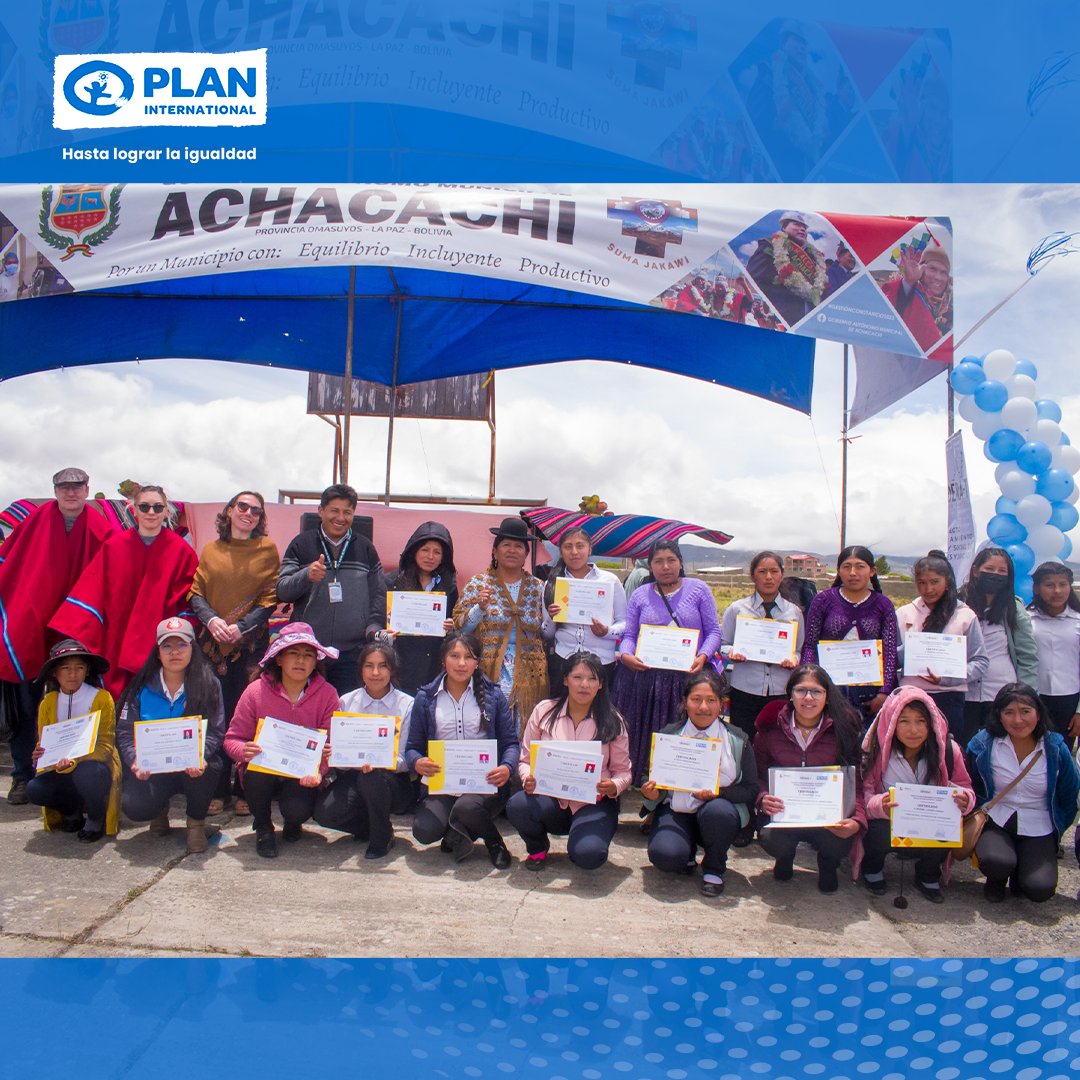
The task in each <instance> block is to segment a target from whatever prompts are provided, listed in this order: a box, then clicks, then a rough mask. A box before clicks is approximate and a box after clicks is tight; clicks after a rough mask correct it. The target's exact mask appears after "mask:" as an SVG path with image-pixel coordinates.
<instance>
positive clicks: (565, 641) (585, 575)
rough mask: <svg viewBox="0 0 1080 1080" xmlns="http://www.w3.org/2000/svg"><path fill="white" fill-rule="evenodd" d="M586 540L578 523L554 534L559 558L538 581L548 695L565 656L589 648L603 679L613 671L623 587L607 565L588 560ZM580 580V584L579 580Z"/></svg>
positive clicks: (555, 688)
mask: <svg viewBox="0 0 1080 1080" xmlns="http://www.w3.org/2000/svg"><path fill="white" fill-rule="evenodd" d="M590 555H592V540H591V539H590V538H589V534H588V533H587V532H586V531H585V530H584V529H567V531H566V532H565V533H563V535H562V536H561V537H560V538H559V561H558V562H557V563H556V564H555V566H554V567H553V569H552V571H551V573H550V574H549V575H548V579H547V581H546V582H545V583H544V610H545V615H544V626H543V635H544V640H545V641H546V642H547V643H548V646H549V647H550V649H551V652H550V654H549V655H548V683H549V690H550V693H551V696H552V697H553V698H557V697H559V695H560V694H561V693H562V690H563V676H564V675H565V674H566V668H567V663H568V661H569V659H570V657H572V656H574V654H575V653H579V652H591V653H593V654H594V655H595V656H598V657H599V658H600V661H601V663H602V664H603V665H604V685H605V686H606V687H607V688H608V689H609V690H610V689H611V680H612V679H613V678H614V676H615V670H616V662H615V646H616V644H617V643H618V640H619V635H620V634H621V633H622V632H623V627H624V626H625V624H626V592H625V590H624V589H623V587H622V585H621V584H620V583H619V579H618V578H617V577H616V576H615V575H614V574H613V573H611V571H610V570H600V569H598V568H597V567H595V566H593V564H592V563H591V562H589V556H590ZM579 583H580V584H579Z"/></svg>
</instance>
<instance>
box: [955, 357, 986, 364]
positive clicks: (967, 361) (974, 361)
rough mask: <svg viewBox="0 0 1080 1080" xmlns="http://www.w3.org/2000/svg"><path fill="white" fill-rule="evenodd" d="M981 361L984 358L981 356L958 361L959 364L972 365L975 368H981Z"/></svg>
mask: <svg viewBox="0 0 1080 1080" xmlns="http://www.w3.org/2000/svg"><path fill="white" fill-rule="evenodd" d="M983 359H984V357H982V356H965V357H964V359H963V360H961V361H960V363H961V364H974V365H975V366H976V367H982V365H983Z"/></svg>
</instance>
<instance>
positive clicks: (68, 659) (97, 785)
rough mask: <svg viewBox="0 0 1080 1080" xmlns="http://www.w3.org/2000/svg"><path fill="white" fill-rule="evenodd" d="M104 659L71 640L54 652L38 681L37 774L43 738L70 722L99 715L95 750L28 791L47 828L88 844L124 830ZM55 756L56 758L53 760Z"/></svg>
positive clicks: (66, 761)
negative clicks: (48, 731) (40, 690)
mask: <svg viewBox="0 0 1080 1080" xmlns="http://www.w3.org/2000/svg"><path fill="white" fill-rule="evenodd" d="M108 668H109V662H108V661H107V660H106V659H105V657H103V656H97V655H96V654H94V653H92V652H90V651H89V650H87V649H84V648H83V647H82V645H80V644H79V643H78V642H77V641H74V640H72V639H71V638H67V639H66V640H64V641H61V642H60V643H59V644H58V645H54V646H53V647H52V649H50V650H49V658H48V660H46V661H45V666H44V667H43V668H42V669H41V673H40V674H39V675H38V681H39V682H42V683H44V684H45V686H46V693H45V696H44V697H43V698H42V699H41V704H40V705H39V706H38V745H37V747H36V748H35V749H34V754H33V761H34V766H35V767H36V768H38V767H41V766H40V763H41V762H42V761H43V760H46V761H47V760H48V758H45V747H44V746H43V745H42V733H43V732H44V731H45V730H46V729H47V728H50V727H53V725H55V724H58V723H64V722H65V721H72V720H77V719H79V718H87V719H88V720H89V718H90V717H92V716H93V714H94V713H97V714H98V717H97V732H96V737H95V739H94V748H93V749H92V750H91V751H90V752H89V753H88V754H85V755H80V756H79V758H78V760H73V759H72V758H70V757H61V758H60V759H59V760H58V761H56V764H55V765H53V766H51V767H50V768H49V769H48V770H46V769H45V768H41V771H39V772H38V774H37V775H36V776H35V777H34V778H33V779H32V780H30V782H29V783H28V784H27V785H26V797H27V799H28V800H29V801H30V802H32V803H36V804H37V805H38V806H40V807H41V808H42V813H43V816H44V819H45V828H46V829H47V830H48V831H50V832H52V831H53V830H55V829H59V830H60V831H61V832H68V833H70V832H73V833H77V834H78V837H79V839H80V840H81V841H82V842H83V843H85V844H92V843H94V841H96V840H100V839H101V838H102V837H103V836H104V835H105V834H106V833H108V834H109V836H115V835H116V833H117V830H118V829H119V827H120V756H119V755H118V754H117V752H116V712H115V709H114V706H113V699H112V698H111V697H110V696H109V694H108V692H107V691H105V690H102V689H101V687H100V686H99V685H98V684H99V682H100V681H101V676H102V675H103V674H104V673H105V672H106V671H107V670H108ZM50 756H55V755H50Z"/></svg>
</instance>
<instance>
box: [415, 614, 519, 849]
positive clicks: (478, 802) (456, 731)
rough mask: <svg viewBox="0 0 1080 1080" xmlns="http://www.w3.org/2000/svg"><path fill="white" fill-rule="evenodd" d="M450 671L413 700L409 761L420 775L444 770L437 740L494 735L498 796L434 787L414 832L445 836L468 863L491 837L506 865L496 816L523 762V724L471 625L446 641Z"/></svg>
mask: <svg viewBox="0 0 1080 1080" xmlns="http://www.w3.org/2000/svg"><path fill="white" fill-rule="evenodd" d="M442 664H443V673H442V674H441V675H440V676H439V677H438V678H437V679H434V680H432V681H431V682H430V683H428V685H427V686H425V687H422V688H421V690H420V692H419V693H418V694H417V695H416V700H415V701H414V702H413V711H412V718H411V720H410V721H409V742H408V745H407V746H406V748H405V762H406V764H407V765H408V766H409V768H410V769H412V770H414V771H415V772H416V773H418V774H419V775H420V776H436V775H437V774H438V773H439V772H440V771H441V766H440V765H439V764H438V762H436V761H432V759H431V758H430V757H428V743H430V742H431V740H432V739H437V740H443V741H445V740H454V739H491V738H494V739H495V741H496V745H497V749H498V764H497V765H496V766H495V767H494V768H493V769H492V770H491V772H489V773H488V774H487V782H488V783H489V784H491V785H492V786H493V787H496V788H498V791H497V792H496V793H495V794H493V795H439V794H437V793H436V794H430V793H429V794H428V796H427V797H426V798H425V799H424V801H423V802H422V803H421V804H420V808H419V809H418V810H417V811H416V816H415V817H414V818H413V836H414V837H415V838H416V840H417V841H419V843H421V844H434V843H435V841H436V840H441V841H442V845H441V846H442V850H443V851H445V852H447V853H448V854H450V855H453V856H454V859H455V861H457V862H461V861H462V860H463V859H467V858H468V857H469V855H471V854H472V850H473V844H474V842H475V841H476V840H477V839H481V840H483V841H484V845H485V847H487V851H488V857H489V858H490V859H491V865H492V866H494V867H495V869H496V870H506V869H507V868H508V867H509V866H510V863H511V861H512V860H511V858H510V852H509V851H507V849H506V845H505V844H504V843H503V839H502V836H501V835H500V833H499V830H498V827H497V826H496V824H495V818H496V816H497V815H498V813H499V811H500V810H502V808H503V807H504V805H505V804H506V800H507V797H508V796H509V794H510V786H509V784H510V776H511V774H512V772H513V770H514V769H515V768H516V767H517V763H518V755H519V753H520V744H519V741H518V733H517V725H516V724H515V723H514V719H513V716H512V715H511V713H510V708H509V706H508V705H507V703H506V698H505V697H504V696H503V693H502V691H501V690H500V689H499V688H498V686H496V685H495V683H493V682H492V681H491V680H490V679H488V678H487V677H486V676H485V675H484V674H483V673H482V672H481V671H480V642H479V641H478V640H477V639H476V637H475V636H474V635H472V634H467V633H465V631H463V630H452V631H451V632H450V633H449V634H447V635H446V638H445V640H444V641H443V645H442Z"/></svg>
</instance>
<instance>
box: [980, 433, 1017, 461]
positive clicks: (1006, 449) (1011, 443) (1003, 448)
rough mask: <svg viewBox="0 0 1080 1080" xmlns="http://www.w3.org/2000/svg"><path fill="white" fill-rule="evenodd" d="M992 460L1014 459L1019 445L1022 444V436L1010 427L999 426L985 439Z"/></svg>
mask: <svg viewBox="0 0 1080 1080" xmlns="http://www.w3.org/2000/svg"><path fill="white" fill-rule="evenodd" d="M986 445H987V446H988V447H989V448H990V453H991V454H992V455H993V460H994V461H1015V460H1016V455H1017V454H1018V453H1019V452H1020V447H1021V446H1023V445H1024V436H1023V435H1021V434H1020V432H1019V431H1013V429H1012V428H999V429H998V430H997V431H995V432H994V434H993V435H991V436H990V438H989V439H987V440H986Z"/></svg>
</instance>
